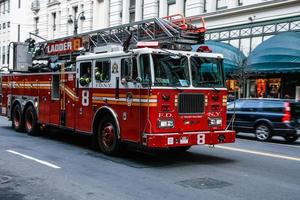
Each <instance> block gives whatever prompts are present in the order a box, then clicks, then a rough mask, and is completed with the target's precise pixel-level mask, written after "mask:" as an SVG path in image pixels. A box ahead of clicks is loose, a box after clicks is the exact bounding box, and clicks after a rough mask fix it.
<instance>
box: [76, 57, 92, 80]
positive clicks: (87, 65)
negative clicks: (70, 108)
mask: <svg viewBox="0 0 300 200" xmlns="http://www.w3.org/2000/svg"><path fill="white" fill-rule="evenodd" d="M91 70H92V63H91V62H84V63H80V79H79V83H80V85H81V86H87V85H89V84H90V82H91V81H92V73H91Z"/></svg>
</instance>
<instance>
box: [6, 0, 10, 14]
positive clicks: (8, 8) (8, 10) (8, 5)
mask: <svg viewBox="0 0 300 200" xmlns="http://www.w3.org/2000/svg"><path fill="white" fill-rule="evenodd" d="M7 12H8V13H9V12H10V0H8V1H7Z"/></svg>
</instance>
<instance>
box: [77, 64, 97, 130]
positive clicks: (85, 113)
mask: <svg viewBox="0 0 300 200" xmlns="http://www.w3.org/2000/svg"><path fill="white" fill-rule="evenodd" d="M76 79H77V87H78V89H77V96H78V97H79V100H78V103H77V106H76V108H75V112H76V114H75V116H76V120H75V121H76V124H75V126H76V127H75V128H76V130H77V131H80V132H86V133H90V132H91V121H92V117H93V111H92V97H93V90H92V81H93V77H92V62H90V61H83V62H80V63H77V72H76Z"/></svg>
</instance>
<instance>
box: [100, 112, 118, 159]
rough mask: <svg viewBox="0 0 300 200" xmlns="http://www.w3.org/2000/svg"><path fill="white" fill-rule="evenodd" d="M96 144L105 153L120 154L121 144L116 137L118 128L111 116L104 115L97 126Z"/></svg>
mask: <svg viewBox="0 0 300 200" xmlns="http://www.w3.org/2000/svg"><path fill="white" fill-rule="evenodd" d="M95 136H96V137H95V139H96V145H97V146H98V147H99V148H100V150H101V151H102V152H103V153H104V154H107V155H111V156H117V155H120V153H121V149H122V144H121V141H120V139H119V138H118V130H117V126H116V123H115V120H114V119H113V118H112V117H111V116H107V117H104V118H103V119H102V120H101V121H100V123H99V126H98V129H97V132H96V135H95Z"/></svg>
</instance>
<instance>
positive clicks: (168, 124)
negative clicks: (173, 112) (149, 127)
mask: <svg viewBox="0 0 300 200" xmlns="http://www.w3.org/2000/svg"><path fill="white" fill-rule="evenodd" d="M158 127H159V128H173V127H174V120H172V119H171V120H170V119H169V120H158Z"/></svg>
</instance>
